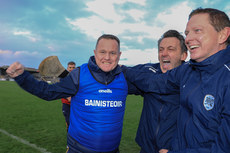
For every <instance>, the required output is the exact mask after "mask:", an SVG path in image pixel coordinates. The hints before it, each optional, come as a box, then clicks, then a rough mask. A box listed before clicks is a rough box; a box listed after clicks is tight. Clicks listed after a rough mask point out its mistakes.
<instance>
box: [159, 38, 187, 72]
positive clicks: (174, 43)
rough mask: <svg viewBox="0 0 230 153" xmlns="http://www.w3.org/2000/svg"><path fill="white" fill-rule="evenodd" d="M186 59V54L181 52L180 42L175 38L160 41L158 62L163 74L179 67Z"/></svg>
mask: <svg viewBox="0 0 230 153" xmlns="http://www.w3.org/2000/svg"><path fill="white" fill-rule="evenodd" d="M186 58H187V52H183V53H182V50H181V46H180V41H179V39H177V38H176V37H167V38H164V39H162V41H161V42H160V44H159V53H158V60H159V61H160V67H161V71H162V72H163V73H165V72H167V71H168V70H171V69H173V68H175V67H177V66H179V65H181V63H182V61H184V60H185V59H186Z"/></svg>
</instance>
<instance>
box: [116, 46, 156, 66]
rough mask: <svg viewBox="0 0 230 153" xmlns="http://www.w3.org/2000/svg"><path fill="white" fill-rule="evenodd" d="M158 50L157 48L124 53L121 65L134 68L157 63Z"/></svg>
mask: <svg viewBox="0 0 230 153" xmlns="http://www.w3.org/2000/svg"><path fill="white" fill-rule="evenodd" d="M157 58H158V50H157V49H156V48H150V49H146V50H138V49H134V50H129V51H127V52H122V54H121V58H120V62H119V64H122V65H127V66H134V65H137V64H144V63H156V62H158V59H157Z"/></svg>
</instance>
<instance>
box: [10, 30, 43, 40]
mask: <svg viewBox="0 0 230 153" xmlns="http://www.w3.org/2000/svg"><path fill="white" fill-rule="evenodd" d="M13 34H14V35H19V36H23V37H26V38H28V39H29V40H30V41H32V42H36V41H38V40H39V39H37V38H36V37H34V36H33V35H32V34H31V32H30V31H14V32H13Z"/></svg>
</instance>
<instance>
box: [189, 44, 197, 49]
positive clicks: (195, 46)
mask: <svg viewBox="0 0 230 153" xmlns="http://www.w3.org/2000/svg"><path fill="white" fill-rule="evenodd" d="M197 47H199V46H198V45H194V46H190V47H189V48H190V49H194V48H197Z"/></svg>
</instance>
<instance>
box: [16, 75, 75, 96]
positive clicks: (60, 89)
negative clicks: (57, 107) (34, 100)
mask: <svg viewBox="0 0 230 153" xmlns="http://www.w3.org/2000/svg"><path fill="white" fill-rule="evenodd" d="M77 76H78V75H77ZM15 81H16V82H17V83H18V85H19V86H20V87H21V88H23V89H24V90H26V91H27V92H29V93H31V94H33V95H35V96H37V97H40V98H42V99H44V100H55V99H60V98H65V97H69V96H73V95H75V94H76V92H77V87H78V85H77V84H75V83H74V81H73V79H72V75H68V76H66V77H65V78H63V79H60V82H58V83H55V84H48V83H47V82H44V81H38V80H36V79H34V77H33V76H32V75H31V74H30V73H29V72H27V71H25V72H24V73H23V74H21V75H20V76H18V77H16V78H15Z"/></svg>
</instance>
